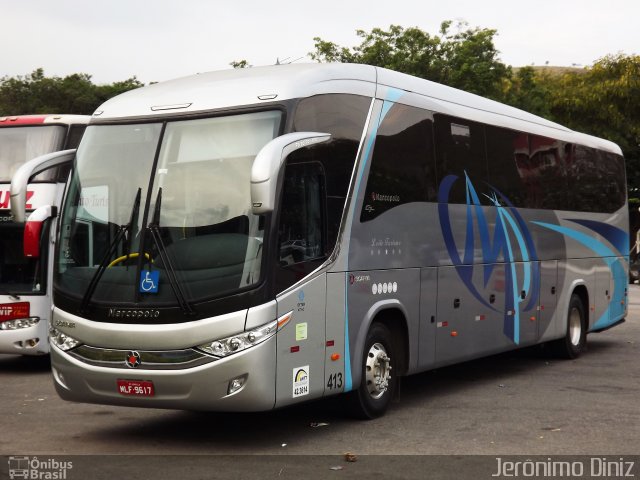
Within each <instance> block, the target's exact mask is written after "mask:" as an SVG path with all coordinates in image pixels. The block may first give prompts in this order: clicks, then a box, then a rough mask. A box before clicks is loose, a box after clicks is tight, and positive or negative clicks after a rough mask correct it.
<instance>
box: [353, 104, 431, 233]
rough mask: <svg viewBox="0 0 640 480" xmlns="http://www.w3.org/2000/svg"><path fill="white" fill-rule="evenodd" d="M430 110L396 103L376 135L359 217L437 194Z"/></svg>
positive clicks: (375, 214)
mask: <svg viewBox="0 0 640 480" xmlns="http://www.w3.org/2000/svg"><path fill="white" fill-rule="evenodd" d="M432 132H433V120H432V114H431V112H428V111H426V110H422V109H419V108H414V107H408V106H406V105H400V104H396V105H394V106H393V107H391V109H390V110H389V111H388V113H387V114H386V115H385V117H384V119H383V120H382V123H381V124H380V127H379V128H378V134H377V136H376V143H375V147H374V150H373V156H372V159H371V167H370V169H369V178H368V180H367V188H366V191H365V200H364V203H363V206H362V213H361V214H360V220H361V221H363V222H365V221H368V220H371V219H373V218H375V217H377V216H378V215H380V214H382V213H384V212H386V211H387V210H389V209H391V208H393V207H396V206H398V205H402V204H405V203H410V202H427V201H433V200H435V198H436V190H435V168H434V161H433V137H432Z"/></svg>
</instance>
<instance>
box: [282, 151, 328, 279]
mask: <svg viewBox="0 0 640 480" xmlns="http://www.w3.org/2000/svg"><path fill="white" fill-rule="evenodd" d="M324 177H325V176H324V171H323V169H322V165H321V164H320V163H319V162H305V163H289V164H288V165H287V167H286V170H285V174H284V184H283V188H282V204H281V205H282V207H281V209H280V226H279V231H278V238H279V263H280V265H281V266H289V265H294V264H298V263H301V262H308V261H312V260H315V259H319V258H322V257H324V256H325V244H326V240H325V237H326V234H325V230H326V228H325V223H326V221H325V218H326V195H325V179H324Z"/></svg>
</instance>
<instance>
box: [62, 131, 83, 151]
mask: <svg viewBox="0 0 640 480" xmlns="http://www.w3.org/2000/svg"><path fill="white" fill-rule="evenodd" d="M86 128H87V126H86V125H73V126H72V127H71V128H70V129H69V134H68V135H67V141H66V144H65V149H68V148H78V145H80V140H81V139H82V135H83V134H84V131H85V129H86Z"/></svg>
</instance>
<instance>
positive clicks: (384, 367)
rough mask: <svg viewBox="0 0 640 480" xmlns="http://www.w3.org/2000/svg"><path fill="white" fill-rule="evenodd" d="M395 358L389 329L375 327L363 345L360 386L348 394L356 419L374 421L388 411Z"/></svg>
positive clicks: (393, 378) (376, 324) (395, 352)
mask: <svg viewBox="0 0 640 480" xmlns="http://www.w3.org/2000/svg"><path fill="white" fill-rule="evenodd" d="M397 355H398V352H397V351H396V348H395V343H394V341H393V337H392V335H391V332H390V331H389V329H388V328H387V327H386V326H384V325H383V324H382V323H374V324H373V325H372V326H371V328H370V329H369V332H368V333H367V338H366V341H365V344H364V351H363V354H362V363H361V366H362V367H361V368H362V378H361V381H360V386H359V387H358V389H357V390H355V391H353V392H351V399H350V400H351V407H352V408H351V410H352V412H353V414H354V415H355V416H356V417H358V418H362V419H373V418H376V417H380V416H382V415H384V413H385V412H386V411H387V408H389V404H390V403H391V400H392V399H393V396H394V393H395V391H396V385H397V381H398V379H397V376H396V375H395V374H394V373H395V372H393V369H394V368H395V365H396V363H395V361H396V359H397Z"/></svg>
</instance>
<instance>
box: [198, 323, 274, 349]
mask: <svg viewBox="0 0 640 480" xmlns="http://www.w3.org/2000/svg"><path fill="white" fill-rule="evenodd" d="M277 329H278V321H277V320H273V321H272V322H269V323H267V324H265V325H262V326H260V327H258V328H254V329H253V330H250V331H248V332H242V333H240V334H238V335H233V336H232V337H227V338H221V339H220V340H214V341H213V342H208V343H205V344H204V345H199V346H198V347H196V348H198V349H199V350H202V351H203V352H205V353H208V354H210V355H214V356H216V357H226V356H228V355H231V354H234V353H238V352H242V351H243V350H246V349H247V348H251V347H253V346H255V345H258V344H260V343H262V342H264V341H265V340H267V339H268V338H270V337H272V336H273V335H275V333H276V331H277Z"/></svg>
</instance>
